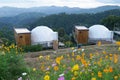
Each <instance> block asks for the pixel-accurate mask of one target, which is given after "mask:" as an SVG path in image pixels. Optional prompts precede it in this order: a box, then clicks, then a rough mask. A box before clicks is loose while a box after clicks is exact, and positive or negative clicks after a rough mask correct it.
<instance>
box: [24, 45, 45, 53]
mask: <svg viewBox="0 0 120 80" xmlns="http://www.w3.org/2000/svg"><path fill="white" fill-rule="evenodd" d="M22 48H23V50H24V51H25V52H35V51H41V50H42V49H43V48H42V45H40V44H38V45H28V46H23V47H22Z"/></svg>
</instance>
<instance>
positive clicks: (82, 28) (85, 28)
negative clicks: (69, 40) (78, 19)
mask: <svg viewBox="0 0 120 80" xmlns="http://www.w3.org/2000/svg"><path fill="white" fill-rule="evenodd" d="M75 28H76V29H77V30H88V28H87V27H85V26H75Z"/></svg>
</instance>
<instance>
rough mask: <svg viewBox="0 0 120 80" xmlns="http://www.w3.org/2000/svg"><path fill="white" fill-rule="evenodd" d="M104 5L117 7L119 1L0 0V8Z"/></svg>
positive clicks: (119, 3)
mask: <svg viewBox="0 0 120 80" xmlns="http://www.w3.org/2000/svg"><path fill="white" fill-rule="evenodd" d="M104 5H118V6H120V0H0V7H3V6H10V7H21V8H29V7H40V6H61V7H62V6H68V7H79V8H95V7H98V6H104Z"/></svg>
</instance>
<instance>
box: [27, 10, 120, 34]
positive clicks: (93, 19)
mask: <svg viewBox="0 0 120 80" xmlns="http://www.w3.org/2000/svg"><path fill="white" fill-rule="evenodd" d="M110 15H115V16H120V9H115V10H109V11H104V12H100V13H96V14H66V13H61V14H54V15H49V16H46V17H43V18H40V19H38V20H37V21H35V22H34V23H32V24H31V25H30V24H28V25H30V26H31V28H30V29H32V28H34V27H36V26H39V25H46V26H49V27H51V28H55V29H58V28H61V27H62V28H64V29H65V32H67V33H71V31H72V30H71V29H73V28H74V26H75V25H82V26H86V27H90V26H92V25H94V24H100V23H101V20H102V19H103V18H105V17H108V16H110Z"/></svg>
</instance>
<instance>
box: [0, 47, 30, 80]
mask: <svg viewBox="0 0 120 80" xmlns="http://www.w3.org/2000/svg"><path fill="white" fill-rule="evenodd" d="M5 49H8V51H6V50H5ZM16 49H17V48H16V47H14V48H12V47H6V46H5V47H4V48H2V49H1V50H0V80H17V78H18V77H20V76H21V74H22V73H23V72H26V73H27V72H28V70H27V68H26V64H25V62H24V59H23V56H22V55H21V53H20V52H16Z"/></svg>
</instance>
